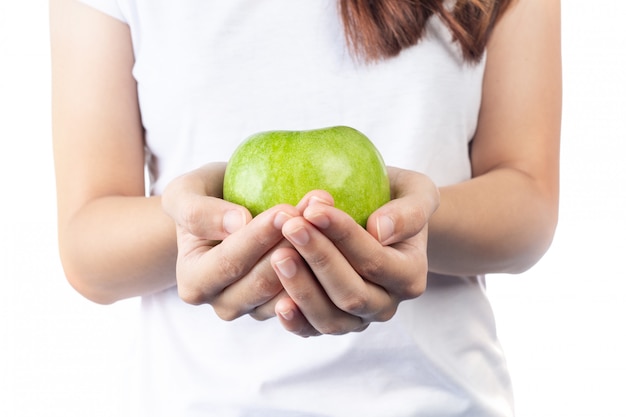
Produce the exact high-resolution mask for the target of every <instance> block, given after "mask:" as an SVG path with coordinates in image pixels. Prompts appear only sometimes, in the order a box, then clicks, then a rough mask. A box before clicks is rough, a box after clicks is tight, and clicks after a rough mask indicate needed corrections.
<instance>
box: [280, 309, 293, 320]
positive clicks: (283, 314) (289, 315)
mask: <svg viewBox="0 0 626 417" xmlns="http://www.w3.org/2000/svg"><path fill="white" fill-rule="evenodd" d="M278 314H280V316H281V317H282V318H284V319H285V320H287V321H289V320H291V319H293V310H285V311H281V312H280V313H278Z"/></svg>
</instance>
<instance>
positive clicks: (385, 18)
mask: <svg viewBox="0 0 626 417" xmlns="http://www.w3.org/2000/svg"><path fill="white" fill-rule="evenodd" d="M511 1H512V0H457V1H456V2H455V4H454V6H453V7H452V8H448V7H447V6H446V5H445V4H444V3H445V0H340V1H339V7H340V12H341V17H342V19H343V24H344V30H345V35H346V40H347V42H348V45H349V47H350V49H351V51H352V52H353V53H354V54H355V55H356V56H358V57H359V58H362V59H364V60H365V61H377V60H380V59H385V58H390V57H393V56H396V55H398V54H399V53H400V51H402V50H403V49H405V48H407V47H409V46H412V45H415V44H416V43H417V42H419V40H420V39H421V38H422V36H423V34H424V28H425V26H426V22H427V20H428V19H429V18H430V17H431V16H433V15H438V16H439V17H440V18H441V19H442V20H443V22H445V24H446V25H447V26H448V28H449V29H450V31H451V33H452V36H453V39H454V40H455V41H456V42H458V43H459V45H460V46H461V50H462V51H463V58H464V59H465V60H466V61H469V62H476V61H479V60H480V58H481V57H482V55H483V52H484V50H485V46H486V44H487V40H488V39H489V35H490V33H491V30H492V28H493V26H494V24H495V22H496V21H497V19H498V18H499V17H500V16H501V15H502V13H503V12H504V10H505V9H506V7H507V6H508V5H509V4H510V3H511Z"/></svg>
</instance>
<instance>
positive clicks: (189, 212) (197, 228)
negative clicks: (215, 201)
mask: <svg viewBox="0 0 626 417" xmlns="http://www.w3.org/2000/svg"><path fill="white" fill-rule="evenodd" d="M205 217H206V216H205V210H204V207H203V204H202V203H201V201H200V200H198V199H195V198H194V199H190V200H189V201H187V202H186V203H185V205H184V206H183V208H182V212H181V223H182V225H183V226H184V227H185V228H186V229H187V230H189V233H191V234H192V235H195V236H201V235H202V234H203V228H204V223H205V221H206V218H205Z"/></svg>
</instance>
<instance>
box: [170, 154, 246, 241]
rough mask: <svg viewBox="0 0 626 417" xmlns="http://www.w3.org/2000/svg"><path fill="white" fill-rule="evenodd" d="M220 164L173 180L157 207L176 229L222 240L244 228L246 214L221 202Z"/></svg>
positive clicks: (238, 207)
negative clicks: (171, 221) (160, 206)
mask: <svg viewBox="0 0 626 417" xmlns="http://www.w3.org/2000/svg"><path fill="white" fill-rule="evenodd" d="M224 167H225V165H224V164H208V165H205V166H204V167H202V168H199V169H197V170H194V171H191V172H189V173H187V174H184V175H182V176H180V177H178V178H176V179H174V180H173V181H172V182H171V183H170V184H168V186H167V187H166V188H165V190H164V192H163V195H162V197H161V205H162V207H163V210H164V211H165V213H166V214H168V215H169V216H170V217H171V218H172V219H173V220H174V222H175V223H176V225H177V227H179V228H181V229H183V230H185V231H187V232H188V233H191V234H192V235H194V236H197V237H201V238H204V239H209V240H223V239H224V238H226V237H227V236H228V235H230V234H232V233H234V232H236V231H237V230H239V229H240V228H241V227H243V226H244V225H246V224H247V223H248V222H249V221H250V220H251V219H252V215H251V214H250V212H249V211H248V210H247V209H246V208H245V207H242V206H240V205H237V204H234V203H230V202H228V201H224V200H222V199H221V195H222V183H223V178H224Z"/></svg>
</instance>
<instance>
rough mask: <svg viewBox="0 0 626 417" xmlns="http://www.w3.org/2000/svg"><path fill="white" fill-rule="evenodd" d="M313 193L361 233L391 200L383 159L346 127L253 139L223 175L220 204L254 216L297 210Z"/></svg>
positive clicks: (274, 133)
mask: <svg viewBox="0 0 626 417" xmlns="http://www.w3.org/2000/svg"><path fill="white" fill-rule="evenodd" d="M312 190H325V191H327V192H329V193H330V194H331V195H332V196H333V199H334V200H335V207H337V208H339V209H341V210H343V211H345V212H346V213H348V214H349V215H350V216H351V217H352V218H353V219H354V220H355V221H356V222H357V223H359V224H360V225H361V226H363V227H365V225H366V223H367V219H368V217H369V216H370V214H371V213H372V212H374V211H375V210H376V209H378V208H379V207H380V206H382V205H383V204H385V203H386V202H388V201H389V199H390V191H389V177H388V175H387V169H386V167H385V163H384V161H383V158H382V156H381V155H380V153H379V152H378V150H377V149H376V147H375V146H374V144H373V143H372V142H371V141H370V140H369V139H368V138H367V137H366V136H365V135H364V134H362V133H361V132H359V131H357V130H355V129H353V128H350V127H346V126H334V127H328V128H323V129H315V130H303V131H284V130H283V131H281V130H277V131H268V132H261V133H257V134H254V135H252V136H250V137H248V138H247V139H246V140H245V141H244V142H243V143H242V144H241V145H239V147H238V148H237V149H236V150H235V152H234V153H233V155H232V157H231V159H230V161H229V162H228V165H227V167H226V172H225V175H224V199H225V200H228V201H230V202H233V203H236V204H239V205H242V206H244V207H246V208H247V209H248V210H249V211H250V213H251V214H252V215H253V216H256V215H257V214H259V213H261V212H263V211H265V210H267V209H269V208H271V207H273V206H275V205H278V204H282V203H287V204H291V205H294V206H295V205H296V204H297V203H298V202H299V201H300V200H301V199H302V197H304V195H305V194H306V193H308V192H309V191H312Z"/></svg>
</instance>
